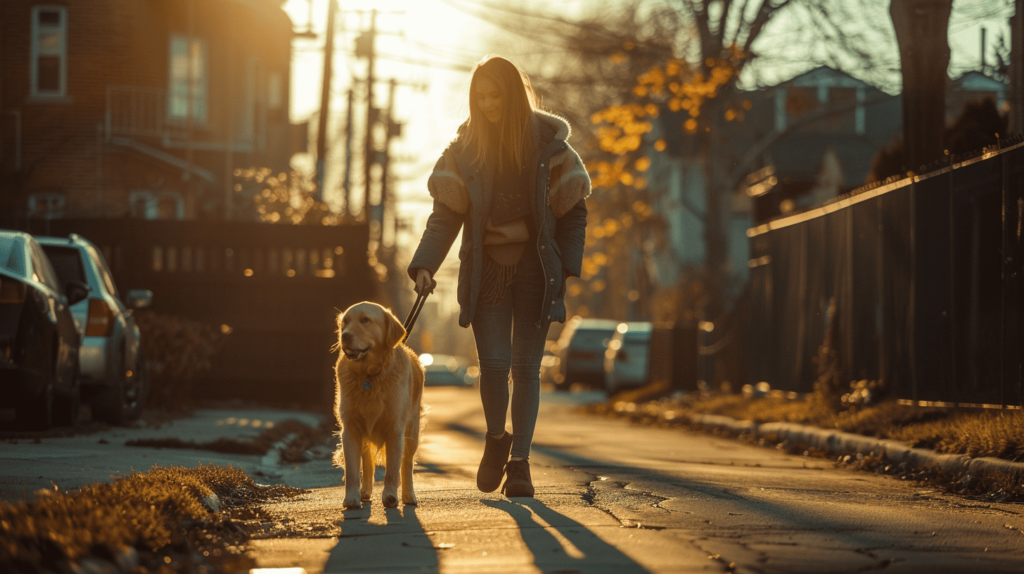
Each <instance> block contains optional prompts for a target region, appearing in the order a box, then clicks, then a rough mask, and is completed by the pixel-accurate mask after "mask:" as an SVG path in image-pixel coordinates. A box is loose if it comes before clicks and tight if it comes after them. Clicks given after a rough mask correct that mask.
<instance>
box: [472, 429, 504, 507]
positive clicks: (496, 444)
mask: <svg viewBox="0 0 1024 574" xmlns="http://www.w3.org/2000/svg"><path fill="white" fill-rule="evenodd" d="M511 450H512V435H511V434H510V433H507V432H506V433H505V436H503V437H501V438H496V437H494V436H493V435H491V434H487V435H486V439H484V456H483V458H482V459H480V468H479V469H477V471H476V487H477V488H479V489H480V491H481V492H494V491H495V490H496V489H497V488H498V485H500V484H501V477H502V475H503V474H504V473H505V463H506V462H508V453H509V452H510V451H511Z"/></svg>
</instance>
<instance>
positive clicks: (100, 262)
mask: <svg viewBox="0 0 1024 574" xmlns="http://www.w3.org/2000/svg"><path fill="white" fill-rule="evenodd" d="M85 249H86V251H88V252H89V257H92V259H93V261H95V262H96V267H97V268H98V269H99V272H100V279H101V280H102V281H103V285H104V286H106V288H107V292H108V293H110V294H111V295H113V296H114V297H117V298H120V297H121V295H119V294H118V293H117V287H116V286H115V285H114V277H113V275H111V274H110V267H107V260H106V259H104V258H103V254H102V253H100V252H99V251H96V248H95V247H93V246H92V245H86V246H85Z"/></svg>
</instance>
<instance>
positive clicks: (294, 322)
mask: <svg viewBox="0 0 1024 574" xmlns="http://www.w3.org/2000/svg"><path fill="white" fill-rule="evenodd" d="M16 226H17V227H20V228H22V229H24V230H25V231H29V232H31V233H34V234H36V235H53V236H66V235H67V234H69V233H78V234H79V235H81V236H83V237H85V238H86V239H89V240H90V241H92V242H93V243H95V244H96V245H97V246H98V247H99V248H100V249H101V250H102V251H103V253H104V256H105V258H106V259H107V261H108V263H109V265H110V267H111V272H112V273H113V275H114V281H115V283H116V284H117V286H118V288H119V289H120V290H121V291H122V293H124V292H127V291H128V290H129V289H150V290H152V291H153V293H154V297H153V310H154V311H157V312H160V313H166V314H169V315H174V316H178V317H184V318H189V319H193V320H197V321H201V322H203V323H206V324H210V325H214V326H223V329H224V331H230V335H229V336H227V337H225V338H224V346H223V347H222V348H221V350H220V351H219V354H218V356H217V357H216V359H215V360H214V361H213V367H212V371H211V372H210V373H209V375H208V376H207V378H206V380H205V381H204V383H203V384H202V385H200V386H199V388H200V390H201V391H200V392H201V395H202V396H204V397H208V398H222V399H227V398H242V399H261V400H281V401H294V400H299V401H309V400H328V401H329V400H330V397H331V389H332V388H333V387H332V380H333V363H334V360H335V359H336V355H333V354H332V353H331V350H330V349H331V346H332V345H333V344H334V343H335V342H336V340H337V335H336V332H335V330H336V324H335V316H336V314H337V311H338V310H344V309H345V308H346V307H348V306H349V305H351V304H353V303H356V302H358V301H361V300H372V299H374V298H375V296H376V295H377V291H378V289H377V286H378V285H379V282H378V280H377V278H376V275H375V273H374V272H373V271H372V270H371V269H370V267H369V264H368V263H367V258H366V252H367V238H368V237H369V231H368V228H367V226H366V225H344V226H337V227H326V226H312V225H311V226H306V225H301V226H300V225H270V224H263V223H249V222H220V221H217V222H212V221H211V222H202V221H166V220H157V221H148V220H137V219H121V220H116V219H91V220H72V219H55V220H49V221H43V220H33V221H21V222H20V223H17V222H16Z"/></svg>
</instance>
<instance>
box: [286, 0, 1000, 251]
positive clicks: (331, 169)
mask: <svg viewBox="0 0 1024 574" xmlns="http://www.w3.org/2000/svg"><path fill="white" fill-rule="evenodd" d="M337 1H338V3H339V22H338V26H337V30H338V34H337V35H336V36H335V54H336V56H335V59H334V74H333V80H332V82H331V95H332V98H331V108H330V115H329V118H330V122H331V124H332V126H333V127H332V129H331V132H330V133H331V137H330V138H329V140H330V141H331V149H330V151H329V155H328V171H327V185H326V189H327V191H328V193H327V196H326V197H327V199H328V201H329V202H334V203H335V204H336V205H337V204H338V203H339V201H340V192H338V191H337V190H338V189H339V188H340V180H341V173H342V171H343V170H342V167H341V166H342V165H343V154H344V148H343V144H342V141H341V140H342V138H341V135H340V134H341V133H342V132H341V122H342V121H343V119H344V116H345V106H346V93H347V90H348V88H349V86H351V85H352V78H359V79H361V78H364V77H365V74H366V71H365V70H366V66H365V63H364V61H362V60H358V59H356V58H355V56H354V54H353V53H352V52H353V44H354V40H355V37H356V35H357V33H358V31H359V30H361V29H366V28H367V27H368V25H369V15H368V12H367V11H368V10H369V9H371V8H376V9H377V10H378V11H379V15H378V17H377V29H378V32H379V35H378V37H377V44H376V47H377V53H378V58H379V59H378V64H377V66H376V73H375V75H376V76H377V77H378V78H384V79H388V78H396V79H398V81H399V82H400V83H401V85H400V87H399V88H398V91H397V97H396V104H395V109H396V113H395V115H396V117H397V118H398V120H399V121H402V122H404V123H405V127H404V130H405V131H404V134H403V137H402V138H401V139H400V140H398V141H397V142H396V143H395V144H394V145H393V148H392V151H393V156H392V157H393V158H395V161H396V163H395V164H394V173H395V174H396V175H397V177H398V182H397V185H396V188H397V189H396V191H397V198H398V210H399V211H398V214H399V217H401V218H404V219H406V220H407V221H408V223H409V229H410V233H412V234H413V235H414V236H415V237H418V236H419V233H420V230H422V228H423V225H424V223H425V220H426V216H427V215H428V214H429V209H430V198H429V195H428V194H427V191H426V177H427V175H428V174H429V172H430V169H431V168H432V167H433V165H434V162H435V161H436V159H437V157H438V156H439V155H440V153H441V151H442V150H443V149H444V147H445V146H446V145H447V143H448V142H449V141H450V140H451V137H452V135H453V134H454V130H455V128H456V127H457V126H458V125H459V124H460V123H461V122H462V121H463V120H464V119H465V117H466V115H467V114H468V84H469V72H470V70H471V68H472V65H473V64H474V63H475V62H476V61H477V60H479V59H480V58H482V57H483V56H484V55H486V54H487V53H488V51H489V50H493V49H494V47H495V46H501V47H502V55H505V56H508V57H510V58H511V59H512V60H513V61H516V57H517V56H519V57H522V58H528V57H529V56H530V55H531V54H532V55H535V54H536V51H537V50H538V49H542V47H538V46H534V45H531V44H529V43H527V42H524V41H523V40H522V38H521V37H518V36H516V35H515V34H513V33H511V32H509V31H506V30H503V29H500V28H497V27H495V26H493V25H492V24H489V23H487V22H485V21H482V20H480V19H477V18H475V17H473V16H471V15H470V13H472V12H474V11H475V10H478V9H479V6H480V4H486V3H487V2H488V1H490V2H499V0H337ZM650 1H654V2H658V1H661V2H671V1H678V0H650ZM867 2H868V3H869V4H870V5H871V9H870V10H867V11H866V12H865V13H864V14H863V17H864V18H866V19H870V20H871V21H873V22H875V23H876V28H877V29H879V30H881V33H880V36H879V37H878V38H877V39H876V40H875V41H874V42H873V48H875V49H876V50H878V51H879V53H880V55H879V56H878V57H876V58H874V59H873V60H872V64H871V65H870V66H869V67H864V66H861V67H860V68H858V66H857V65H853V66H851V67H850V68H849V71H850V72H851V73H852V74H853V75H855V76H858V77H860V78H861V79H863V80H865V81H868V82H870V83H874V84H876V85H878V86H879V87H881V88H883V89H885V90H886V91H889V92H890V93H896V92H898V91H899V57H898V54H897V53H896V51H895V50H896V44H895V40H894V39H893V38H892V36H891V30H892V25H891V22H889V20H888V19H889V14H888V5H889V1H888V0H867ZM500 3H501V4H502V5H504V6H514V7H523V8H530V7H532V6H541V7H548V9H549V10H550V6H552V5H553V4H552V3H549V2H547V3H540V2H537V1H536V0H517V1H505V2H500ZM618 4H621V0H566V1H563V2H559V3H557V6H558V15H560V16H563V17H566V18H570V19H571V18H573V17H578V16H579V15H581V14H587V13H590V12H592V11H595V10H600V9H602V7H605V6H611V7H614V6H616V5H618ZM283 7H284V9H285V11H286V12H287V13H288V14H289V16H290V17H291V19H292V22H293V23H294V26H295V28H296V30H297V31H304V30H307V29H308V28H309V27H310V25H311V28H312V31H313V32H314V33H315V34H316V35H317V36H316V38H315V39H306V38H302V37H299V38H296V40H295V41H294V45H293V62H292V91H291V117H292V121H295V122H299V121H304V120H306V119H310V118H312V121H311V123H312V124H314V125H315V124H316V117H315V114H316V112H317V110H318V109H319V107H320V86H321V81H320V79H321V76H322V67H323V38H324V34H323V33H324V29H325V27H326V26H325V23H326V18H327V16H326V15H327V0H287V1H286V2H285V3H284V4H283ZM310 10H312V23H311V24H310ZM1012 11H1013V8H1012V5H1011V4H1010V0H954V14H953V18H952V19H951V21H950V35H949V41H950V47H951V51H952V58H951V62H950V74H951V75H952V76H953V77H956V76H959V75H960V74H962V73H963V72H965V71H968V70H971V69H976V68H977V67H978V63H979V61H980V30H981V28H982V27H985V28H987V30H988V46H989V50H988V61H989V63H992V62H994V55H993V54H994V52H993V50H994V44H995V42H996V39H997V37H998V36H999V35H1000V34H1003V35H1005V36H1007V37H1008V35H1009V26H1008V23H1007V22H1006V18H1007V17H1008V16H1009V15H1010V14H1012ZM492 13H493V14H495V16H496V17H498V18H500V14H501V12H500V11H498V12H492ZM797 24H799V22H795V21H793V20H788V19H787V18H785V17H779V18H777V19H776V20H775V21H773V22H772V23H771V24H769V26H768V27H767V28H766V29H765V32H764V34H763V36H762V37H763V40H762V48H761V49H760V50H759V51H760V52H761V53H763V54H764V57H763V59H762V62H761V63H760V65H759V66H756V67H753V71H752V72H750V73H748V74H747V76H745V77H744V78H743V81H744V83H745V84H746V85H747V86H749V87H753V86H756V85H771V84H773V83H777V82H780V81H784V80H786V79H789V78H790V77H793V76H795V75H797V74H799V73H802V72H804V71H806V70H808V69H810V68H811V67H813V66H814V65H815V64H814V63H812V62H811V60H812V59H813V58H812V57H811V56H810V55H809V54H808V53H807V50H808V47H807V46H806V45H804V44H802V43H801V42H799V41H794V38H793V37H792V34H793V32H792V30H793V29H794V28H795V27H796V25H797ZM854 25H855V24H854ZM887 34H888V37H887V36H886V35H887ZM527 72H529V70H527ZM356 94H357V97H356V107H355V109H356V115H357V118H358V120H361V118H362V117H363V116H364V115H365V107H364V106H365V104H364V98H363V91H362V88H361V87H358V88H357V92H356ZM386 96H387V88H386V85H385V84H377V87H376V99H375V101H376V102H377V105H378V106H384V105H385V104H386ZM358 120H357V121H358ZM357 129H359V130H361V128H359V127H358V126H357ZM358 137H360V136H358V132H357V138H358ZM313 141H314V142H315V140H313ZM307 159H309V158H307ZM310 161H311V159H310ZM310 161H307V162H306V163H300V165H311V163H310ZM353 167H354V169H355V171H356V172H358V171H359V170H358V160H357V162H356V163H354V164H353ZM361 201H362V199H361V194H360V195H359V196H356V197H353V203H354V204H356V205H358V206H361V205H362V203H361ZM400 240H401V238H400Z"/></svg>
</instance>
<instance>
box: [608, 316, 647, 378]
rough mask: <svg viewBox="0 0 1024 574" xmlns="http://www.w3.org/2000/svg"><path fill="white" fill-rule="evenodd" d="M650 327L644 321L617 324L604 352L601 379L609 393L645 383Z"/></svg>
mask: <svg viewBox="0 0 1024 574" xmlns="http://www.w3.org/2000/svg"><path fill="white" fill-rule="evenodd" d="M652 332H653V327H652V325H651V323H649V322H646V321H636V322H630V323H619V326H618V327H616V328H615V334H614V335H612V338H611V340H610V341H608V348H607V349H606V350H605V352H604V382H605V389H607V391H608V394H609V395H614V394H615V393H617V392H619V391H621V390H624V389H633V388H637V387H642V386H644V385H646V384H647V367H648V363H649V362H650V351H651V333H652Z"/></svg>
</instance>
